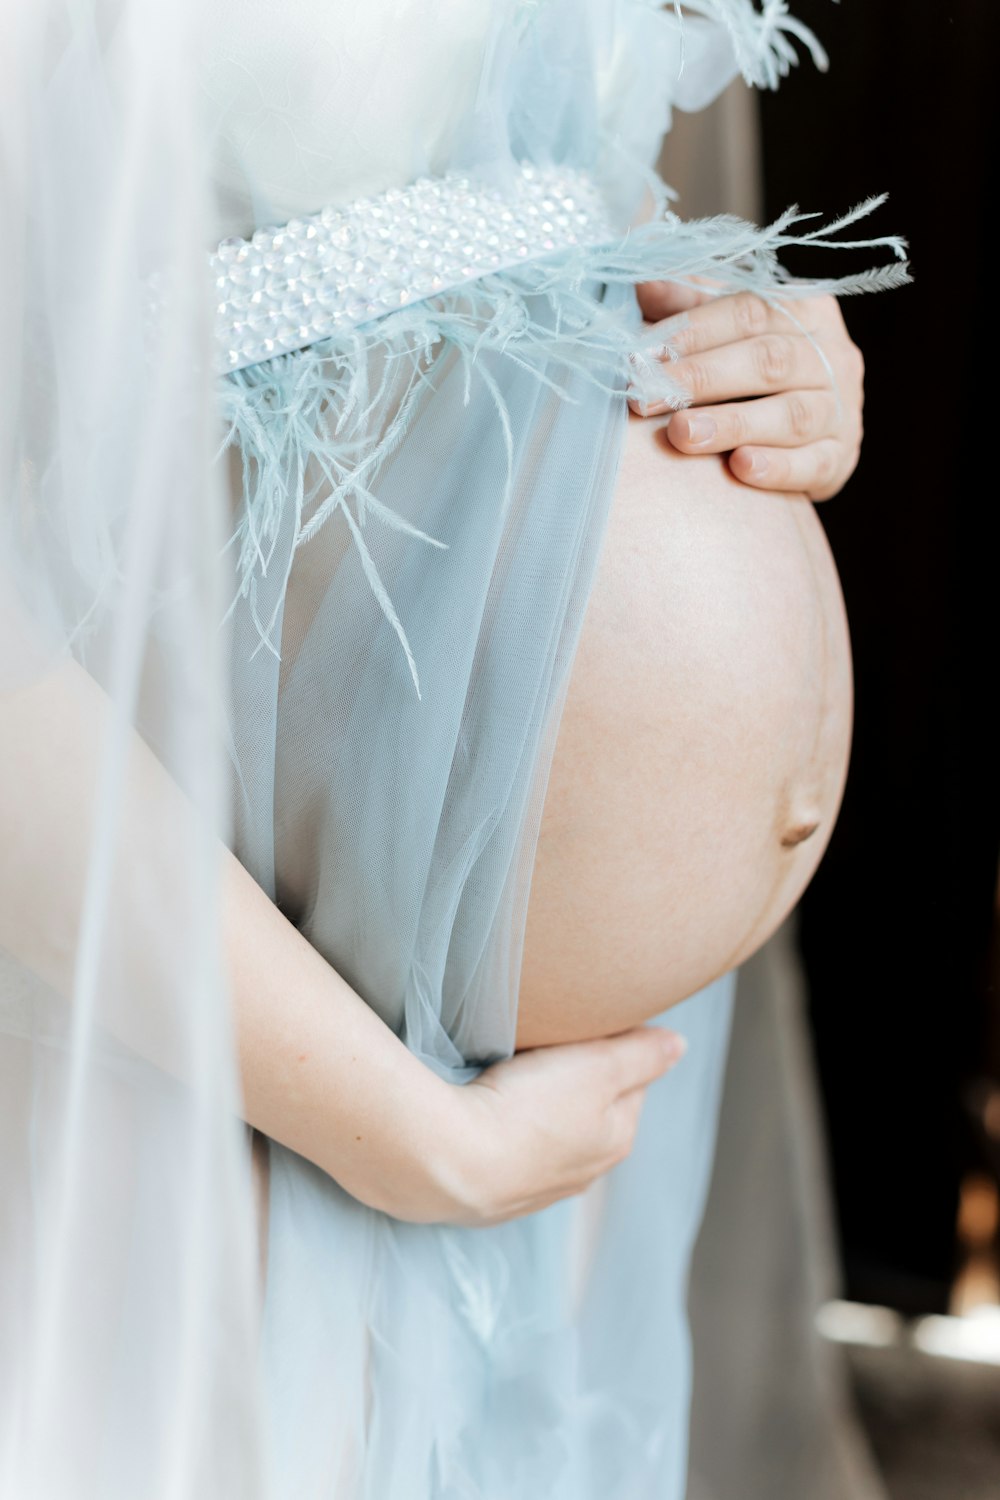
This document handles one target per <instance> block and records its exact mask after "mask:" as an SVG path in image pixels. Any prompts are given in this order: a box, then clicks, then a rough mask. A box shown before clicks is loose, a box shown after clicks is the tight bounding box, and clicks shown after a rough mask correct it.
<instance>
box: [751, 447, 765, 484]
mask: <svg viewBox="0 0 1000 1500" xmlns="http://www.w3.org/2000/svg"><path fill="white" fill-rule="evenodd" d="M767 470H768V462H767V456H766V454H764V453H757V452H753V453H751V455H750V470H749V472H750V477H751V479H762V478H763V477H764V475H765V474H766V473H767Z"/></svg>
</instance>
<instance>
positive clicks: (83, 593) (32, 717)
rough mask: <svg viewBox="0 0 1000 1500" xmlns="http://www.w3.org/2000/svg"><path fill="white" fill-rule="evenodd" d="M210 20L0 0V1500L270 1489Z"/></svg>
mask: <svg viewBox="0 0 1000 1500" xmlns="http://www.w3.org/2000/svg"><path fill="white" fill-rule="evenodd" d="M196 12H197V7H196V6H194V5H192V4H189V3H188V0H172V3H171V4H170V5H163V4H161V3H160V0H102V3H100V4H96V5H95V4H93V3H87V0H0V830H2V844H0V1268H2V1275H0V1494H2V1495H3V1497H4V1500H43V1497H49V1496H53V1497H63V1496H66V1497H68V1496H72V1497H73V1500H88V1497H91V1496H98V1495H100V1496H102V1497H109V1496H110V1497H118V1496H126V1495H130V1496H139V1495H141V1496H142V1497H143V1500H166V1497H168V1496H169V1497H175V1496H192V1495H221V1494H226V1495H236V1494H239V1495H241V1496H245V1497H247V1500H252V1497H253V1496H254V1495H255V1494H257V1493H259V1486H260V1478H259V1476H260V1475H261V1474H262V1472H263V1470H264V1465H263V1464H262V1462H261V1461H260V1454H259V1437H258V1434H259V1431H260V1424H259V1422H258V1421H257V1412H256V1410H255V1406H256V1399H257V1398H256V1383H255V1380H254V1378H253V1374H252V1372H253V1369H254V1360H255V1353H254V1350H255V1326H254V1325H255V1318H256V1311H255V1300H254V1285H255V1278H254V1266H253V1262H252V1254H253V1251H252V1246H253V1244H254V1237H253V1233H252V1229H251V1202H250V1193H249V1181H248V1172H247V1162H246V1153H245V1150H244V1136H245V1132H244V1127H243V1126H242V1125H241V1123H240V1121H239V1118H238V1113H237V1089H236V1077H235V1069H234V1064H233V1050H232V1043H231V1038H230V1034H229V1019H228V1008H227V996H226V988H225V984H224V980H223V968H222V963H221V955H220V952H219V926H218V921H217V916H216V911H217V900H216V886H217V881H218V867H219V860H218V851H219V849H220V847H221V845H220V844H219V841H218V835H219V832H220V831H221V830H222V812H223V809H224V807H225V801H224V797H223V788H224V783H223V779H222V774H221V772H222V766H221V758H220V746H221V744H222V740H221V736H220V733H219V720H220V714H221V706H222V701H223V699H222V681H223V678H222V660H223V656H222V650H221V645H222V643H221V641H220V639H219V635H218V627H217V623H216V622H217V621H218V620H219V619H220V618H221V617H222V614H223V613H224V610H223V609H222V608H220V601H221V600H222V598H223V591H222V590H223V586H222V580H221V579H220V577H218V576H217V568H216V564H215V563H214V562H213V559H216V558H218V557H220V556H221V546H220V543H221V540H222V537H223V535H224V532H223V517H222V513H221V505H222V497H221V493H220V492H219V490H218V489H217V478H216V476H215V472H214V469H213V465H212V463H211V461H210V460H211V458H212V456H213V454H212V445H213V440H214V433H213V431H212V429H211V425H210V421H211V418H212V416H213V406H212V402H211V401H210V399H209V381H210V372H209V365H208V361H207V359H206V352H207V351H206V349H205V348H204V347H203V344H204V343H205V341H206V338H207V332H206V331H207V329H208V328H209V327H210V321H209V319H208V318H206V317H205V315H204V308H203V307H202V306H201V304H200V299H201V297H202V296H203V295H205V296H207V295H208V288H207V286H206V278H205V276H204V272H203V265H204V260H203V257H204V252H205V248H206V247H207V246H208V245H209V244H210V243H211V242H212V239H213V227H212V224H211V216H210V209H209V205H208V202H207V198H206V194H205V175H204V171H203V169H202V167H201V156H200V150H201V143H200V142H199V141H198V139H197V136H196V124H195V122H196V118H197V115H196V108H195V101H194V100H193V98H192V89H193V81H192V69H191V66H190V58H189V47H190V40H191V30H190V28H191V25H192V23H193V22H194V21H195V19H196ZM153 270H159V271H160V272H161V274H164V275H165V276H167V277H168V278H169V279H170V280H171V281H172V282H173V283H174V284H175V287H176V296H175V297H174V299H173V303H172V313H171V317H170V319H169V321H167V322H165V323H163V324H162V325H161V326H158V327H156V328H147V327H145V326H144V308H145V302H146V297H145V294H144V285H143V283H144V278H145V277H146V276H147V275H148V274H149V273H150V272H152V271H153ZM150 747H152V749H153V750H154V751H155V755H154V754H152V753H151V751H150ZM164 767H167V768H169V773H170V774H169V775H167V774H166V773H165V772H164ZM179 788H183V791H181V790H179Z"/></svg>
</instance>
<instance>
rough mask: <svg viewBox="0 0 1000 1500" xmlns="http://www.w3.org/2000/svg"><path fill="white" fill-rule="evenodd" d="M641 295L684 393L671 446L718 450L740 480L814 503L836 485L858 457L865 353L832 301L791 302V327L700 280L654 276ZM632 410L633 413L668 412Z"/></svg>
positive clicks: (749, 298)
mask: <svg viewBox="0 0 1000 1500" xmlns="http://www.w3.org/2000/svg"><path fill="white" fill-rule="evenodd" d="M638 296H639V304H640V306H641V308H642V312H643V316H644V317H645V318H646V320H647V322H648V323H649V324H650V325H651V326H650V328H649V329H648V332H649V334H650V335H651V336H652V335H654V334H660V335H662V337H663V341H664V343H665V344H668V345H669V347H670V349H671V354H672V356H673V357H671V356H667V361H666V362H667V363H668V364H669V366H670V375H671V377H672V378H673V379H674V380H676V381H677V383H678V384H679V385H681V386H682V387H684V388H685V389H687V390H688V391H689V392H690V393H691V405H690V406H689V407H687V408H686V409H685V410H683V411H680V412H677V413H676V414H674V415H673V416H671V418H670V421H669V425H668V426H667V429H666V431H667V436H668V438H669V441H670V443H671V445H672V446H673V447H674V448H676V449H677V451H678V452H679V453H692V454H693V453H700V454H708V453H717V454H726V455H727V456H728V467H729V471H730V473H731V474H732V475H733V477H734V478H736V479H739V480H741V481H742V483H744V484H746V485H749V486H750V487H752V488H758V489H767V490H774V491H778V492H779V493H783V494H789V495H805V496H806V497H807V498H808V499H810V500H829V499H830V498H831V497H832V496H833V495H836V494H837V493H838V492H839V491H840V490H841V489H842V488H843V487H844V485H845V484H846V483H847V481H848V479H849V478H850V477H851V475H852V474H853V472H854V470H855V468H856V467H857V464H858V459H859V457H860V454H861V439H862V436H863V427H862V411H863V407H864V360H863V358H862V355H861V351H860V349H859V348H858V347H857V345H856V344H855V343H854V342H853V340H852V339H851V337H850V334H849V333H848V331H847V327H846V325H845V323H844V318H843V314H842V313H841V311H840V304H839V302H837V300H836V298H835V297H829V296H822V297H807V298H803V299H801V300H795V301H794V302H791V303H789V304H788V307H789V311H790V312H791V313H792V314H793V315H794V319H795V321H794V322H793V321H791V319H790V318H789V317H788V316H787V315H786V314H785V313H784V312H783V311H782V310H780V309H777V308H774V307H770V306H769V305H768V304H767V303H766V302H763V301H762V300H761V299H760V298H759V297H755V296H754V295H753V294H752V293H749V292H740V293H737V294H735V295H730V296H724V295H719V294H718V292H717V291H716V290H715V289H714V288H712V287H710V286H709V285H708V284H707V283H706V282H704V280H701V281H700V283H699V285H698V286H692V287H687V286H678V285H675V284H673V283H670V282H665V281H650V282H646V283H645V284H644V285H643V286H641V287H639V288H638ZM811 340H812V341H811ZM817 345H818V346H819V347H818V348H817ZM820 350H822V354H823V355H824V356H825V363H824V359H823V358H822V357H821V355H820V352H819V351H820ZM629 405H630V406H631V408H632V410H633V411H634V412H635V413H636V414H637V415H640V416H650V417H652V416H658V415H660V414H661V413H663V412H665V411H667V407H666V406H665V405H659V406H657V405H652V406H650V407H648V408H645V407H641V406H640V405H639V404H638V403H637V402H636V401H635V400H632V401H630V403H629Z"/></svg>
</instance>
